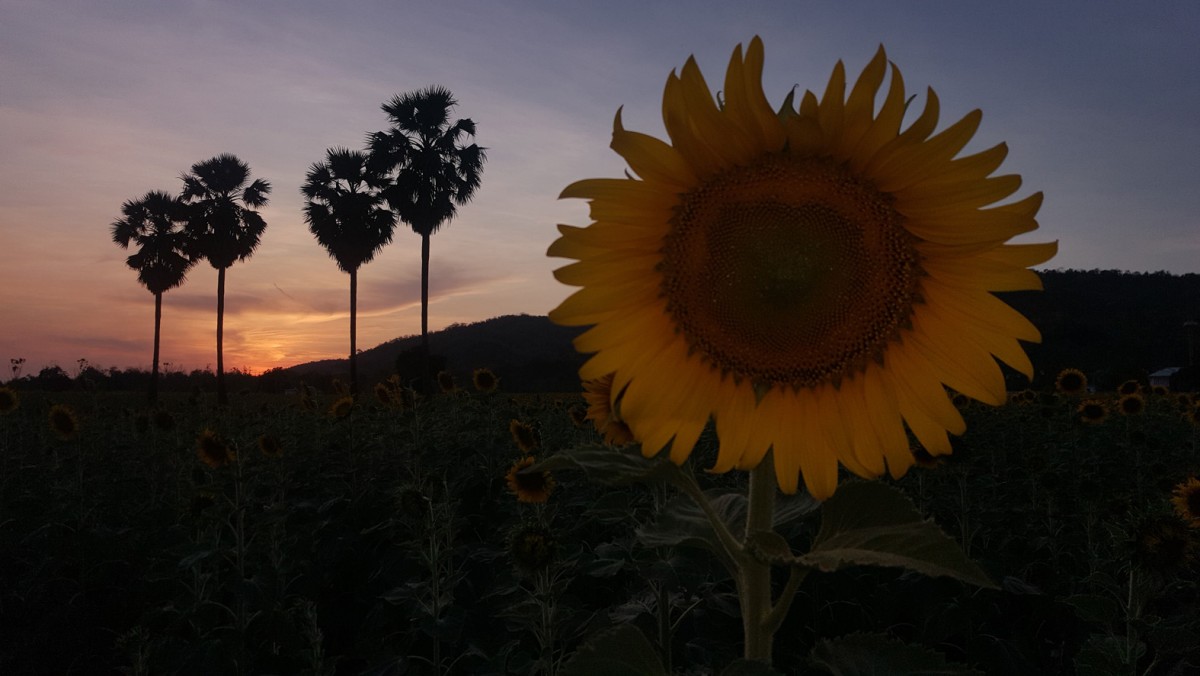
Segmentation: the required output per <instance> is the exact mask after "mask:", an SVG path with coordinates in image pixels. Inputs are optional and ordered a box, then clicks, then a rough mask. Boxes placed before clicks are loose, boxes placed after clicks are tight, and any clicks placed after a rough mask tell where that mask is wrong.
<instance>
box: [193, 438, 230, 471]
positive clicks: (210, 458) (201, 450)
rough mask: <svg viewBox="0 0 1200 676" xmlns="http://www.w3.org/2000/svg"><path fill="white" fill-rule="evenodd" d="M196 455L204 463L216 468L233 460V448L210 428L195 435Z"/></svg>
mask: <svg viewBox="0 0 1200 676" xmlns="http://www.w3.org/2000/svg"><path fill="white" fill-rule="evenodd" d="M196 455H197V456H198V457H199V458H200V460H201V461H202V462H204V464H206V465H208V466H209V467H212V468H213V469H218V468H221V467H224V466H225V465H228V464H229V463H231V462H233V460H234V457H233V449H231V448H229V444H227V443H225V440H223V439H222V438H221V437H220V435H218V434H217V433H216V432H214V431H213V430H212V429H205V430H204V431H203V432H201V433H200V434H198V435H196Z"/></svg>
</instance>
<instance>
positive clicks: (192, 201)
mask: <svg viewBox="0 0 1200 676" xmlns="http://www.w3.org/2000/svg"><path fill="white" fill-rule="evenodd" d="M180 178H181V179H183V192H182V193H181V194H180V197H181V199H182V201H183V202H184V203H186V204H188V205H190V207H191V214H190V218H189V223H188V230H189V231H190V232H191V234H192V236H193V238H194V239H195V240H196V246H197V249H198V251H199V253H200V254H201V255H203V256H204V257H205V258H207V259H208V262H209V263H210V264H211V265H212V266H213V267H214V268H216V269H218V270H220V269H223V268H227V267H229V266H231V265H233V264H234V262H236V261H239V260H245V259H247V258H249V257H250V256H251V254H253V253H254V249H255V248H257V247H258V243H259V241H260V240H261V239H262V234H263V231H264V230H266V228H267V223H266V221H264V220H263V218H262V216H260V215H259V214H258V212H257V211H254V209H257V208H259V207H262V206H265V205H266V204H267V195H268V194H270V192H271V184H270V183H268V182H267V181H265V180H263V179H261V178H259V179H255V180H254V181H253V182H250V167H249V166H248V165H247V164H246V163H245V162H243V161H241V160H240V159H238V158H237V156H235V155H231V154H229V153H224V154H222V155H218V156H216V157H214V158H212V159H210V160H205V161H203V162H197V163H196V164H193V165H192V173H190V174H184V175H183V176H181V177H180ZM239 201H240V203H239Z"/></svg>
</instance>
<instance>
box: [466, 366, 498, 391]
mask: <svg viewBox="0 0 1200 676" xmlns="http://www.w3.org/2000/svg"><path fill="white" fill-rule="evenodd" d="M471 383H472V384H473V385H474V386H475V389H476V390H478V391H480V392H495V391H496V388H497V387H499V386H500V379H499V378H497V377H496V374H495V373H492V370H491V369H475V372H474V373H472V374H471Z"/></svg>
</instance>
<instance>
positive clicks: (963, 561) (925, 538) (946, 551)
mask: <svg viewBox="0 0 1200 676" xmlns="http://www.w3.org/2000/svg"><path fill="white" fill-rule="evenodd" d="M755 544H756V545H757V546H759V547H760V549H763V550H765V551H767V552H768V553H769V554H770V555H772V556H778V555H779V551H778V550H779V548H778V543H764V542H762V541H760V540H755ZM792 563H794V564H799V565H803V566H808V567H811V568H816V569H818V570H822V571H826V572H829V571H833V570H838V569H839V568H842V567H845V566H850V565H867V566H889V567H899V568H907V569H908V570H912V571H916V572H918V573H922V574H925V575H929V576H934V577H937V576H945V577H953V578H955V579H958V580H962V581H963V582H970V583H971V584H975V585H978V586H980V587H987V588H989V589H997V588H998V587H997V586H996V584H995V583H994V582H992V580H991V579H990V578H989V577H988V575H987V573H985V572H984V571H983V569H982V568H980V567H979V566H978V564H976V563H975V562H974V561H972V560H970V559H969V558H967V555H966V554H964V553H963V551H962V548H961V547H959V545H958V543H957V542H955V541H954V540H953V539H952V538H951V537H950V536H948V535H946V534H945V533H943V532H942V529H941V528H939V527H938V526H937V524H935V523H933V522H932V521H926V520H925V519H923V518H922V517H921V513H920V512H918V511H917V508H916V507H915V506H913V504H912V502H911V501H910V500H909V499H908V498H907V497H905V496H904V494H903V493H901V492H900V491H898V490H896V489H894V488H891V487H889V486H886V485H884V484H881V483H878V482H866V481H864V482H855V483H849V484H845V485H844V486H841V487H840V488H838V490H837V492H836V493H834V495H833V497H831V498H829V499H828V500H826V501H825V504H824V505H822V507H821V529H820V531H818V533H817V537H816V539H814V540H813V546H812V549H811V550H810V551H809V552H808V553H807V554H804V555H803V556H800V557H794V558H793V559H792Z"/></svg>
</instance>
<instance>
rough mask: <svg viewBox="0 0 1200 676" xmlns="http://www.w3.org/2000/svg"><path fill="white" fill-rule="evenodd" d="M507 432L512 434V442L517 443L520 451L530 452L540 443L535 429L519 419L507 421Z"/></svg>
mask: <svg viewBox="0 0 1200 676" xmlns="http://www.w3.org/2000/svg"><path fill="white" fill-rule="evenodd" d="M508 433H509V434H511V435H512V438H513V442H514V443H516V444H517V448H519V449H521V452H522V453H532V452H533V451H534V450H536V449H537V447H538V446H540V445H541V440H540V439H539V438H538V433H537V430H535V429H533V428H532V427H530V426H529V425H527V424H525V423H523V422H521V421H520V420H513V421H512V422H510V423H508Z"/></svg>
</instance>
